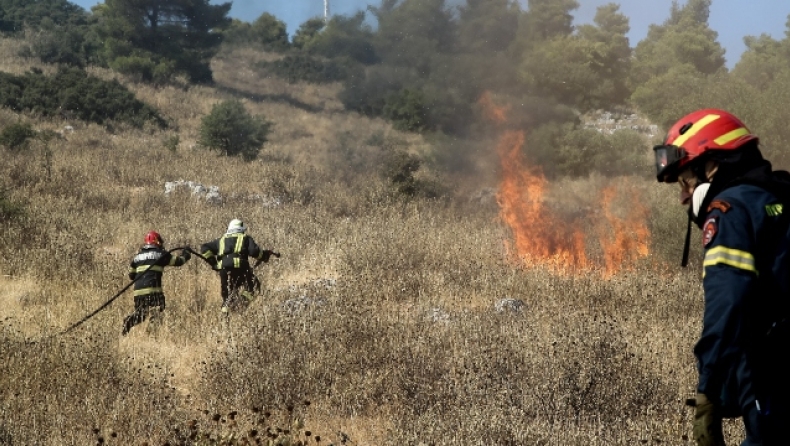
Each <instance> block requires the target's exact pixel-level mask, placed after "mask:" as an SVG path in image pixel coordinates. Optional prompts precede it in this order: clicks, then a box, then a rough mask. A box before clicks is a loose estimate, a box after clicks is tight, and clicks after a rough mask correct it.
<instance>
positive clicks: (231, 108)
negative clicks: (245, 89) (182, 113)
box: [199, 99, 272, 161]
mask: <svg viewBox="0 0 790 446" xmlns="http://www.w3.org/2000/svg"><path fill="white" fill-rule="evenodd" d="M271 125H272V123H271V122H268V121H266V120H265V119H263V118H262V117H259V116H253V115H251V114H249V113H248V112H247V110H246V109H245V108H244V104H242V103H241V102H240V101H238V100H234V99H231V100H227V101H224V102H220V103H219V104H216V105H214V107H212V109H211V113H209V114H208V115H206V116H205V117H203V120H202V121H201V125H200V140H199V144H200V145H202V146H203V147H206V148H208V149H212V150H217V151H219V152H220V153H222V154H224V155H227V156H241V157H242V158H244V159H245V160H248V161H249V160H253V159H255V158H256V157H257V156H258V151H260V149H261V146H263V143H265V142H266V137H267V136H268V134H269V131H270V130H271Z"/></svg>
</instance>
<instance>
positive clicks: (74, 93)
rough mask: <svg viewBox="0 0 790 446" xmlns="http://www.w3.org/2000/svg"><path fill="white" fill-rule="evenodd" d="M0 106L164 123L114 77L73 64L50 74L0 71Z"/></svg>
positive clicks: (90, 119)
mask: <svg viewBox="0 0 790 446" xmlns="http://www.w3.org/2000/svg"><path fill="white" fill-rule="evenodd" d="M0 106H4V107H8V108H10V109H12V110H16V111H29V112H32V113H34V114H39V115H43V116H57V115H63V116H65V117H67V118H76V119H81V120H83V121H88V122H95V123H97V124H107V123H109V122H112V121H115V122H124V123H127V124H131V125H133V126H135V127H142V126H143V125H144V124H145V123H146V122H151V123H153V124H156V125H158V126H160V127H166V125H167V124H166V123H165V121H164V119H163V118H162V117H161V116H159V113H158V112H157V111H156V110H155V109H153V108H152V107H150V106H149V105H147V104H145V103H144V102H142V101H140V100H138V99H137V98H135V96H134V94H133V93H132V92H130V91H129V90H128V89H127V88H126V87H124V86H123V85H121V84H120V83H118V82H117V81H115V80H112V81H105V80H102V79H98V78H95V77H92V76H88V74H87V73H85V72H84V71H82V70H80V69H77V68H61V69H60V70H59V71H58V72H57V73H56V74H54V75H53V76H51V77H50V76H45V75H44V74H43V73H42V72H41V71H40V70H33V71H30V72H28V73H26V74H24V75H23V76H14V75H10V74H6V73H0Z"/></svg>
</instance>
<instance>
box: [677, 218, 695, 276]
mask: <svg viewBox="0 0 790 446" xmlns="http://www.w3.org/2000/svg"><path fill="white" fill-rule="evenodd" d="M693 206H694V204H693V203H692V204H690V205H689V210H688V226H687V227H686V241H685V243H683V259H682V260H681V261H680V266H682V267H683V268H685V267H686V266H687V265H688V264H689V251H690V249H691V221H692V220H693V219H694V217H693V214H694V209H693Z"/></svg>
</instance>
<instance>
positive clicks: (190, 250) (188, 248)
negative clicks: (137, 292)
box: [57, 246, 280, 336]
mask: <svg viewBox="0 0 790 446" xmlns="http://www.w3.org/2000/svg"><path fill="white" fill-rule="evenodd" d="M175 251H189V252H190V253H192V254H194V255H195V256H196V257H199V258H200V259H201V260H203V261H204V262H206V263H208V264H209V266H211V269H212V270H216V265H214V264H212V263H211V262H210V261H209V260H208V259H206V258H205V257H203V256H202V255H200V253H198V252H196V251H194V250H193V249H192V248H190V247H189V246H179V247H177V248H173V249H169V250H167V252H168V253H172V252H175ZM267 252H268V253H269V255H267V256H266V259H268V257H269V256H270V255H273V256H275V257H277V258H279V257H280V253H278V252H274V251H267ZM263 261H264V260H263V259H260V260H258V261H257V262H256V263H255V265H254V266H253V267H252V268H253V269H255V268H256V267H258V265H260V264H261V263H262V262H263ZM154 266H158V261H157V262H155V263H154V264H152V265H149V266H148V268H146V269H145V270H144V271H142V272H141V273H139V274H137V275H136V276H135V278H134V279H133V280H132V281H130V282H129V283H128V284H127V285H126V286H125V287H123V288H121V290H120V291H118V292H117V293H115V295H114V296H112V297H111V298H110V299H109V300H107V301H106V302H104V303H103V304H102V305H101V306H100V307H99V308H97V309H95V310H94V311H92V312H91V313H90V314H88V315H86V316H85V317H83V318H82V319H80V320H78V321H77V322H75V323H73V324H71V326H69V327H68V328H66V329H65V330H63V331H62V332H60V333H58V334H57V336H62V335H64V334H66V333H68V332H70V331H71V330H74V329H75V328H77V327H79V326H80V325H82V324H83V323H85V322H86V321H87V320H88V319H90V318H92V317H93V316H96V315H97V314H98V313H99V312H100V311H102V310H104V309H105V308H107V307H108V306H110V304H111V303H113V301H115V299H117V298H119V297H120V296H121V294H123V293H124V292H125V291H126V290H128V289H129V288H130V287H131V286H132V285H134V284H135V282H137V281H138V280H139V279H140V278H141V277H143V275H144V274H145V273H147V272H148V270H149V269H151V268H153V267H154Z"/></svg>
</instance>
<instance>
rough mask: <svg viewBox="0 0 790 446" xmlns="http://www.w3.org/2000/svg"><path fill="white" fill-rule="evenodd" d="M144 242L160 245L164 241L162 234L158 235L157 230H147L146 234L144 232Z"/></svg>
mask: <svg viewBox="0 0 790 446" xmlns="http://www.w3.org/2000/svg"><path fill="white" fill-rule="evenodd" d="M145 244H146V245H157V246H162V245H164V244H165V241H164V240H163V239H162V236H161V235H159V233H158V232H156V231H149V232H148V234H145Z"/></svg>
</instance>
